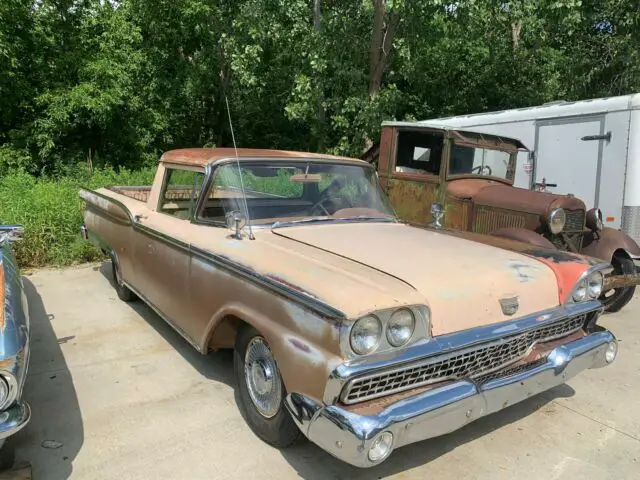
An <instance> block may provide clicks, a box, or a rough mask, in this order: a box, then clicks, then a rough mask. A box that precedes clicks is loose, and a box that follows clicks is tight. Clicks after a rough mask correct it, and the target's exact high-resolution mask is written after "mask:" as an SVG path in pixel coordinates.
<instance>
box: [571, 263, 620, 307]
mask: <svg viewBox="0 0 640 480" xmlns="http://www.w3.org/2000/svg"><path fill="white" fill-rule="evenodd" d="M612 269H613V267H612V265H611V264H609V263H600V264H597V265H594V266H592V267H590V268H588V269H587V270H585V271H584V272H583V273H582V275H580V278H578V280H577V281H576V283H575V284H574V286H573V288H572V289H571V292H570V293H569V296H568V297H567V301H566V303H584V302H589V301H594V300H598V298H600V295H602V292H603V290H604V289H603V285H604V277H605V275H606V274H607V273H609V272H610V271H611V270H612ZM596 285H599V288H595V286H596ZM582 290H584V293H583V294H579V292H580V291H582Z"/></svg>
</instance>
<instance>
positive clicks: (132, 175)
mask: <svg viewBox="0 0 640 480" xmlns="http://www.w3.org/2000/svg"><path fill="white" fill-rule="evenodd" d="M154 173H155V168H148V169H144V170H140V171H135V172H132V171H129V170H126V169H122V170H120V171H118V172H116V171H115V170H113V169H99V170H92V171H90V170H89V169H87V168H85V167H82V166H79V167H77V168H74V169H73V170H71V171H69V172H67V173H66V174H65V175H64V176H62V177H58V178H51V177H40V178H37V179H36V178H34V177H33V176H31V175H29V174H27V173H24V172H20V171H14V172H10V173H8V174H6V175H4V176H3V177H2V178H0V223H3V224H7V223H18V224H21V225H23V226H24V229H25V231H24V236H23V240H22V241H21V242H16V243H15V244H14V249H15V252H16V256H17V259H18V262H19V263H20V265H21V266H30V267H40V266H44V265H55V266H63V265H71V264H74V263H79V262H86V261H92V260H97V259H99V258H101V253H100V251H99V250H98V249H96V248H94V247H93V246H92V245H91V244H89V242H87V241H85V240H83V239H82V238H81V237H80V234H79V231H80V225H81V224H82V210H83V208H84V202H83V201H82V200H81V199H80V197H79V194H78V193H79V190H80V187H89V188H100V187H104V186H107V185H150V184H151V182H152V181H153V175H154Z"/></svg>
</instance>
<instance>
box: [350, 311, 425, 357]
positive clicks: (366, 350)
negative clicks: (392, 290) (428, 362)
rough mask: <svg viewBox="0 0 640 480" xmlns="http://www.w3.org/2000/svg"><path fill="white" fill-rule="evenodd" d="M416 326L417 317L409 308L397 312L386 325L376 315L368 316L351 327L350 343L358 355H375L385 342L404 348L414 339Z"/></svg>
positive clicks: (391, 345) (394, 346)
mask: <svg viewBox="0 0 640 480" xmlns="http://www.w3.org/2000/svg"><path fill="white" fill-rule="evenodd" d="M427 322H428V319H427ZM416 324H417V321H416V315H415V314H414V312H413V311H411V310H410V309H408V308H400V309H398V310H395V311H394V312H393V313H392V314H391V316H390V317H389V319H388V320H387V321H386V322H384V323H383V322H382V320H380V318H379V317H378V316H376V315H373V314H371V315H367V316H365V317H362V318H360V319H359V320H357V321H356V322H355V323H354V324H353V326H352V327H351V332H350V334H349V343H350V344H351V349H352V350H353V351H354V352H355V353H357V354H358V355H368V354H370V353H373V352H374V351H376V350H377V349H378V347H379V346H380V344H381V343H384V342H386V343H387V345H388V346H390V347H393V348H398V347H402V346H404V345H406V344H407V343H409V341H410V340H411V338H413V335H414V333H415V331H416Z"/></svg>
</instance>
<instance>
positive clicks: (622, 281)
mask: <svg viewBox="0 0 640 480" xmlns="http://www.w3.org/2000/svg"><path fill="white" fill-rule="evenodd" d="M634 285H640V273H635V274H634V273H631V274H627V275H606V276H605V277H604V285H603V287H602V291H603V292H606V291H608V290H611V289H612V288H621V287H631V286H634Z"/></svg>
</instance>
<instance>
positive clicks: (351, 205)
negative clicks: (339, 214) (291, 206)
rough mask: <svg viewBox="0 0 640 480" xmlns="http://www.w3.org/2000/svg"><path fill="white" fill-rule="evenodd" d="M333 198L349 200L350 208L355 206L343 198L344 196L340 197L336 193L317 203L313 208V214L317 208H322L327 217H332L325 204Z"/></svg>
mask: <svg viewBox="0 0 640 480" xmlns="http://www.w3.org/2000/svg"><path fill="white" fill-rule="evenodd" d="M332 198H338V199H345V200H347V203H348V204H349V206H350V207H353V204H352V203H351V201H350V200H348V199H347V198H346V197H343V196H342V195H338V194H337V193H334V194H329V195H327V196H326V197H324V198H321V199H320V200H318V201H317V202H316V203H314V204H313V206H312V207H311V212H312V213H313V212H314V211H315V210H316V208H321V209H322V210H323V211H324V213H325V214H326V215H327V217H330V216H331V214H330V213H329V210H327V209H326V208H325V206H324V205H323V204H324V203H325V202H327V201H329V200H331V199H332Z"/></svg>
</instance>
